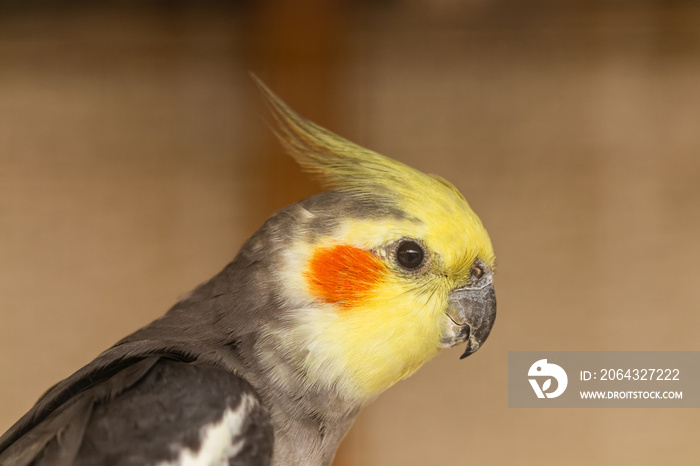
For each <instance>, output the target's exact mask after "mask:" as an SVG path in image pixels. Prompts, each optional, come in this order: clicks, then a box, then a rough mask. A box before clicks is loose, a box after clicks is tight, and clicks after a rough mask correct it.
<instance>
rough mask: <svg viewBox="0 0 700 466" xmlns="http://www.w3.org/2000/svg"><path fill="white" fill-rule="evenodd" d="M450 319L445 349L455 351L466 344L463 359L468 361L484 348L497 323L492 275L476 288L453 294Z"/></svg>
mask: <svg viewBox="0 0 700 466" xmlns="http://www.w3.org/2000/svg"><path fill="white" fill-rule="evenodd" d="M447 316H448V317H449V318H450V320H451V321H452V322H451V323H450V326H449V328H448V329H447V330H446V332H445V335H444V336H443V338H442V346H443V347H452V346H455V345H458V344H460V343H463V342H465V341H466V342H467V347H466V349H465V350H464V353H462V356H460V359H464V358H466V357H467V356H469V355H470V354H472V353H474V352H475V351H476V350H478V349H479V348H480V347H481V345H483V344H484V342H485V341H486V338H488V336H489V333H491V328H492V327H493V323H494V322H495V321H496V291H495V290H494V288H493V276H492V275H491V274H488V276H484V277H482V279H481V280H480V281H479V283H478V284H477V285H475V286H468V287H463V288H457V289H456V290H454V291H452V293H450V298H449V307H448V309H447Z"/></svg>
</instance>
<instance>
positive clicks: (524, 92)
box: [0, 0, 700, 466]
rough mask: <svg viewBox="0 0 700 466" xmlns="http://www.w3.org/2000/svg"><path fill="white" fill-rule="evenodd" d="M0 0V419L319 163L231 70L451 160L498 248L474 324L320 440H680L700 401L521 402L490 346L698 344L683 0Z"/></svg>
mask: <svg viewBox="0 0 700 466" xmlns="http://www.w3.org/2000/svg"><path fill="white" fill-rule="evenodd" d="M96 5H97V2H79V1H78V2H76V1H69V2H60V3H59V2H41V1H28V2H16V1H0V431H4V430H5V429H6V428H8V427H9V426H10V425H11V424H12V423H13V422H14V421H15V420H16V419H17V418H18V417H19V416H20V415H21V414H23V413H24V412H25V411H26V410H27V409H28V408H29V407H30V406H31V405H32V404H33V402H34V401H35V400H36V399H37V397H38V396H39V395H40V394H41V393H42V392H43V391H44V390H45V389H47V388H48V387H49V386H50V385H52V384H53V383H55V382H56V381H58V380H59V379H61V378H63V377H66V376H67V375H69V374H70V373H72V372H73V371H74V370H76V369H77V368H78V367H80V366H81V365H83V364H85V363H87V362H88V361H89V360H91V359H92V358H93V357H94V356H95V355H97V354H98V353H99V352H100V351H102V350H103V349H105V348H106V347H108V346H110V345H111V344H112V343H114V342H115V341H116V340H118V339H119V338H120V337H122V336H124V335H126V334H127V333H129V332H131V331H133V330H135V329H136V328H138V327H140V326H141V325H144V324H146V323H148V322H149V321H151V320H153V319H154V318H156V317H158V316H159V315H161V314H162V313H164V312H165V311H166V310H167V308H168V307H169V306H170V305H171V304H173V303H174V302H175V300H176V299H177V298H178V296H179V295H182V294H183V293H185V292H187V291H188V290H190V289H192V288H193V287H194V286H195V285H197V284H198V283H200V282H202V281H204V280H206V279H207V278H209V277H210V276H212V275H213V274H214V273H216V272H217V271H218V270H219V269H220V268H222V267H223V266H224V265H225V264H226V263H227V262H228V261H229V260H230V259H232V258H233V256H234V255H235V253H236V251H237V249H238V247H239V246H240V244H241V243H242V242H243V240H244V239H245V238H246V237H248V236H249V235H250V234H251V233H252V232H253V231H254V230H255V229H256V228H257V227H258V226H259V225H260V223H261V222H262V221H263V220H264V219H265V218H266V217H267V216H269V215H270V214H271V213H272V212H273V211H274V210H275V209H277V208H279V207H281V206H283V205H285V204H289V203H292V202H295V201H297V200H299V199H300V198H302V197H305V196H307V195H310V194H312V193H314V192H316V191H318V190H319V187H318V185H316V184H314V183H313V182H312V181H310V180H309V178H308V177H307V176H306V175H304V174H302V173H300V171H299V170H298V169H297V168H296V167H295V165H294V164H293V163H292V162H291V161H290V160H288V159H287V158H286V156H285V155H284V154H283V153H282V151H281V150H280V148H279V147H278V145H277V143H276V142H275V141H274V138H273V137H272V135H271V134H270V132H269V130H268V128H267V127H266V124H265V122H264V116H265V110H264V108H263V106H262V105H261V104H260V98H259V97H258V95H257V93H256V89H255V87H254V85H253V83H252V81H251V79H250V78H249V76H248V72H249V71H253V72H255V73H256V74H257V75H259V76H260V77H261V78H262V79H263V80H265V81H266V82H267V83H268V84H269V85H270V86H271V87H272V88H273V89H275V90H276V91H277V92H278V93H279V94H280V95H281V96H282V97H283V98H284V99H285V100H287V101H288V102H289V103H290V104H291V105H292V106H294V107H295V108H296V109H297V110H298V111H299V112H301V113H302V114H304V115H305V116H307V117H309V118H311V119H313V120H315V121H317V122H318V123H320V124H322V125H324V126H327V127H329V128H330V129H332V130H334V131H336V132H338V133H340V134H342V135H344V136H346V137H348V138H350V139H352V140H354V141H356V142H358V143H360V144H362V145H365V146H368V147H370V148H372V149H374V150H377V151H379V152H382V153H385V154H387V155H390V156H392V157H395V158H397V159H399V160H402V161H405V162H407V163H409V164H411V165H414V166H416V167H417V168H420V169H422V170H425V171H428V172H433V173H438V174H440V175H443V176H445V177H446V178H448V179H450V180H451V181H452V182H453V183H454V184H455V185H457V186H458V187H459V188H460V189H461V190H462V191H463V192H464V193H465V195H466V197H467V198H468V199H469V200H470V203H471V204H472V207H473V208H474V209H475V210H476V211H477V212H478V213H479V214H480V216H481V218H482V220H483V221H484V223H485V225H486V226H487V228H488V229H489V231H490V233H491V236H492V239H493V242H494V244H495V247H496V252H497V254H498V262H499V267H498V273H497V293H498V300H499V317H498V320H497V324H496V327H495V330H494V332H493V334H492V336H491V338H490V339H489V341H488V344H487V345H486V346H485V347H484V349H483V350H481V351H479V352H478V353H477V354H476V355H475V356H473V357H470V358H468V359H466V360H465V361H459V360H458V356H459V354H460V350H459V349H455V350H451V351H446V352H444V353H443V354H442V355H441V356H440V357H438V358H437V359H436V360H434V361H432V362H431V363H429V364H427V365H426V366H425V367H424V368H423V369H422V370H421V371H419V372H418V374H417V375H415V376H414V377H413V378H411V379H409V380H408V381H405V382H402V383H400V384H398V385H397V386H396V387H394V388H392V389H391V390H389V391H388V392H387V393H385V394H384V395H382V396H381V397H380V398H379V399H378V400H377V401H376V402H375V403H374V404H373V405H371V406H370V407H369V408H368V409H367V410H365V411H364V412H363V413H362V415H361V416H360V418H359V420H358V421H357V423H356V425H355V426H354V427H353V429H352V431H351V433H350V434H349V436H348V438H347V439H346V441H345V443H344V444H343V446H342V448H341V451H340V453H339V455H338V457H337V460H336V465H342V466H359V465H436V464H465V465H466V464H479V465H502V464H521V465H530V464H532V465H538V466H541V465H543V464H545V465H560V464H570V465H589V464H605V465H620V464H637V465H652V464H654V465H656V464H688V465H690V464H699V463H700V443H699V442H698V441H697V437H698V431H699V430H700V413H698V411H697V410H689V409H685V410H663V409H657V410H652V409H628V410H613V409H611V410H604V409H599V410H593V409H590V410H573V409H559V410H546V409H540V410H516V409H509V408H508V407H507V391H506V389H507V375H506V370H507V354H508V353H507V352H508V351H509V350H511V351H512V350H700V344H699V343H698V338H697V332H698V328H699V327H700V313H699V312H698V309H699V305H700V286H699V285H698V284H699V283H700V268H699V267H698V263H699V260H700V207H699V204H700V28H699V27H698V25H700V6H698V4H697V2H682V1H649V0H647V1H630V2H621V1H594V0H590V1H584V0H581V1H563V0H559V1H557V0H549V1H547V0H472V1H458V0H393V1H389V0H384V1H354V2H353V1H349V0H346V1H339V0H297V1H294V0H278V1H273V0H268V1H266V2H265V1H263V2H253V1H247V2H214V1H199V2H194V1H192V2H188V1H146V2H118V3H117V2H100V6H99V7H98V6H96Z"/></svg>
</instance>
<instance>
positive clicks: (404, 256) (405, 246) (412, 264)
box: [396, 241, 425, 269]
mask: <svg viewBox="0 0 700 466" xmlns="http://www.w3.org/2000/svg"><path fill="white" fill-rule="evenodd" d="M424 255H425V254H424V253H423V248H422V247H421V246H420V244H418V243H416V242H415V241H403V242H402V243H401V244H399V247H398V248H397V249H396V260H397V261H398V262H399V265H400V266H401V267H403V268H405V269H415V268H417V267H420V266H421V265H422V264H423V257H424Z"/></svg>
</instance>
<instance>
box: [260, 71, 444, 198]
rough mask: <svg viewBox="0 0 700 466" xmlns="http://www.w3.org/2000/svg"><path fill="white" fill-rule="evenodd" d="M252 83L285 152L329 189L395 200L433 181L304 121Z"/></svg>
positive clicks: (262, 85)
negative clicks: (378, 193)
mask: <svg viewBox="0 0 700 466" xmlns="http://www.w3.org/2000/svg"><path fill="white" fill-rule="evenodd" d="M253 79H254V80H255V82H256V84H257V85H258V88H259V89H260V92H261V93H262V95H263V97H264V99H265V102H266V104H267V106H268V107H269V108H270V110H271V112H272V114H273V116H274V118H275V120H276V121H277V124H278V126H279V129H278V130H277V131H275V133H276V135H277V137H278V138H279V139H280V141H281V142H282V144H283V146H284V147H285V149H286V150H287V151H288V152H289V153H290V155H291V156H292V157H294V159H295V160H296V161H297V162H298V163H299V165H301V167H302V168H303V169H304V170H306V171H308V172H311V173H313V174H315V175H316V176H318V177H319V178H320V179H321V181H322V182H324V183H325V184H327V185H328V186H330V187H332V188H335V189H340V190H344V191H354V192H357V193H359V194H362V195H364V194H373V191H374V193H375V194H376V190H380V191H382V192H384V193H386V194H388V193H393V194H394V196H396V195H397V194H400V193H402V191H404V190H405V189H406V187H410V186H414V187H415V186H416V185H417V184H423V185H424V184H425V183H426V182H428V183H430V181H432V180H431V179H430V178H429V177H428V176H426V175H425V174H423V173H421V172H420V171H418V170H415V169H413V168H411V167H409V166H408V165H405V164H403V163H401V162H397V161H395V160H392V159H390V158H389V157H385V156H383V155H381V154H378V153H376V152H373V151H371V150H369V149H365V148H364V147H361V146H359V145H357V144H355V143H353V142H350V141H348V140H347V139H344V138H342V137H340V136H338V135H337V134H335V133H332V132H331V131H328V130H327V129H325V128H322V127H321V126H318V125H317V124H315V123H313V122H311V121H309V120H307V119H305V118H304V117H302V116H300V115H299V114H297V113H296V112H295V111H294V110H292V109H291V108H290V107H289V106H288V105H287V104H286V103H284V102H283V101H282V99H280V98H279V97H278V96H277V95H275V94H274V93H273V92H272V91H271V90H270V89H269V88H268V87H267V86H266V85H265V84H264V83H263V82H262V81H260V79H258V78H257V77H255V76H253ZM402 188H403V189H402ZM387 191H388V192H387Z"/></svg>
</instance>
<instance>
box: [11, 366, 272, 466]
mask: <svg viewBox="0 0 700 466" xmlns="http://www.w3.org/2000/svg"><path fill="white" fill-rule="evenodd" d="M102 372H103V373H93V374H91V377H90V379H91V380H92V381H94V383H92V384H89V383H86V382H85V379H82V381H83V383H82V384H74V385H73V386H72V387H70V389H63V390H61V392H60V393H61V396H56V395H53V396H50V397H49V398H50V400H51V401H52V402H51V403H49V405H53V406H43V409H42V410H39V411H41V413H38V412H37V411H36V410H32V411H30V413H28V416H29V418H26V419H25V418H23V419H22V420H20V422H18V424H17V425H15V426H13V428H12V429H10V430H9V431H8V432H7V433H6V434H5V435H4V436H3V438H2V439H0V465H13V466H25V465H30V464H31V465H36V466H41V465H52V466H53V465H93V464H114V465H148V464H161V465H179V464H183V463H192V462H193V461H195V460H197V461H198V462H196V464H231V465H235V464H246V465H267V464H269V461H270V458H271V456H272V445H273V431H272V424H271V422H270V416H269V413H268V411H267V409H266V408H265V407H264V406H263V405H262V404H261V402H260V398H259V396H258V394H257V393H256V392H255V390H254V389H253V387H251V386H250V384H249V383H248V382H246V381H245V380H244V379H242V378H241V377H239V376H237V375H235V374H234V373H232V372H231V371H229V370H226V369H223V368H221V367H217V366H216V365H213V364H208V363H201V362H196V361H195V362H191V361H183V360H178V359H173V358H170V357H166V356H152V357H145V358H141V359H135V360H127V361H122V364H121V365H118V366H117V367H107V368H104V369H103V371H102ZM80 385H87V386H84V387H83V386H80ZM53 391H55V389H54V390H53ZM49 394H51V391H50V392H49ZM46 398H47V397H46V396H45V397H44V398H43V399H42V400H40V402H39V403H37V406H40V407H42V401H45V399H46ZM44 404H46V403H44ZM39 414H41V415H39ZM33 419H34V422H32V420H33Z"/></svg>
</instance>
